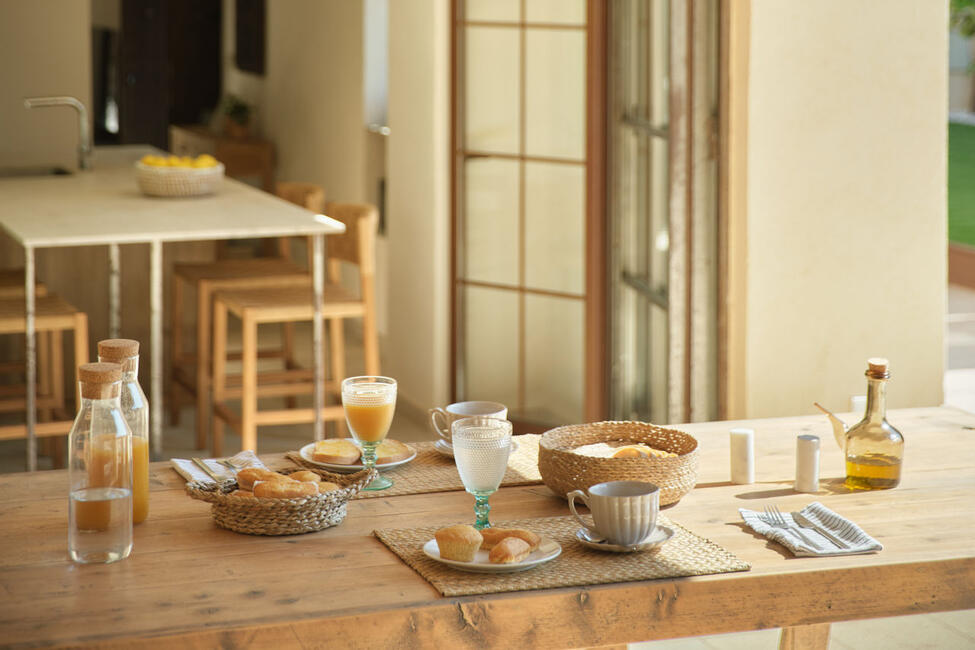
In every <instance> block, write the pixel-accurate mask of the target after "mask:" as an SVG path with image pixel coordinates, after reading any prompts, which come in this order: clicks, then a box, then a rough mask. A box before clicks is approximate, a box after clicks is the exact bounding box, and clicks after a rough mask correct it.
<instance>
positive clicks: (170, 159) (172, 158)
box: [166, 156, 182, 167]
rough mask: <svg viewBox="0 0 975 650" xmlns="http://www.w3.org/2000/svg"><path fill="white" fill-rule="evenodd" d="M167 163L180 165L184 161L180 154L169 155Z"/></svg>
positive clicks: (171, 165) (173, 165)
mask: <svg viewBox="0 0 975 650" xmlns="http://www.w3.org/2000/svg"><path fill="white" fill-rule="evenodd" d="M166 164H167V165H169V166H170V167H179V166H180V165H181V164H182V163H181V162H180V159H179V156H168V157H167V158H166Z"/></svg>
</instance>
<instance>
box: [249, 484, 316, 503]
mask: <svg viewBox="0 0 975 650" xmlns="http://www.w3.org/2000/svg"><path fill="white" fill-rule="evenodd" d="M315 494H318V484H317V483H307V482H304V481H257V482H256V483H254V496H256V497H268V498H271V499H294V498H296V497H310V496H312V495H315Z"/></svg>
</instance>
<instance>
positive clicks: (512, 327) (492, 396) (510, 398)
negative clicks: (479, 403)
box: [461, 287, 518, 408]
mask: <svg viewBox="0 0 975 650" xmlns="http://www.w3.org/2000/svg"><path fill="white" fill-rule="evenodd" d="M461 295H462V301H463V304H464V323H463V324H462V325H461V326H462V327H463V328H464V346H463V350H464V361H463V366H462V367H463V373H464V385H463V395H462V398H463V399H465V400H489V401H492V402H501V403H502V404H505V405H507V406H508V407H509V408H513V407H514V406H515V405H516V404H517V402H518V294H517V293H516V292H514V291H504V290H501V289H484V288H481V287H465V288H464V289H463V290H462V294H461Z"/></svg>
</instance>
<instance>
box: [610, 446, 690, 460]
mask: <svg viewBox="0 0 975 650" xmlns="http://www.w3.org/2000/svg"><path fill="white" fill-rule="evenodd" d="M676 455H677V454H675V453H673V452H670V451H664V450H663V449H654V448H653V447H648V446H647V445H627V446H625V447H620V448H619V449H617V450H616V451H615V452H613V458H650V457H657V458H667V457H668V456H676Z"/></svg>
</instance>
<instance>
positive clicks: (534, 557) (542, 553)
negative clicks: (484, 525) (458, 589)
mask: <svg viewBox="0 0 975 650" xmlns="http://www.w3.org/2000/svg"><path fill="white" fill-rule="evenodd" d="M423 552H424V553H426V555H427V557H429V558H430V559H433V560H436V561H437V562H443V563H444V564H448V565H450V566H452V567H454V568H455V569H460V570H461V571H470V572H471V573H515V572H517V571H527V570H528V569H531V568H532V567H535V566H538V565H539V564H544V563H545V562H549V561H551V560H554V559H555V558H557V557H558V556H559V554H560V553H562V547H561V546H559V543H558V542H556V541H554V540H552V539H549V538H548V537H542V539H541V541H540V542H539V543H538V548H536V549H535V550H534V551H532V552H531V554H530V555H529V556H528V557H526V558H525V559H524V560H522V561H521V562H513V563H511V564H493V563H492V562H490V561H489V560H488V554H489V553H490V552H489V551H478V552H477V555H475V556H474V561H473V562H458V561H457V560H445V559H444V558H442V557H440V547H439V546H437V540H436V538H434V539H431V540H430V541H429V542H427V543H426V544H424V545H423Z"/></svg>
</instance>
